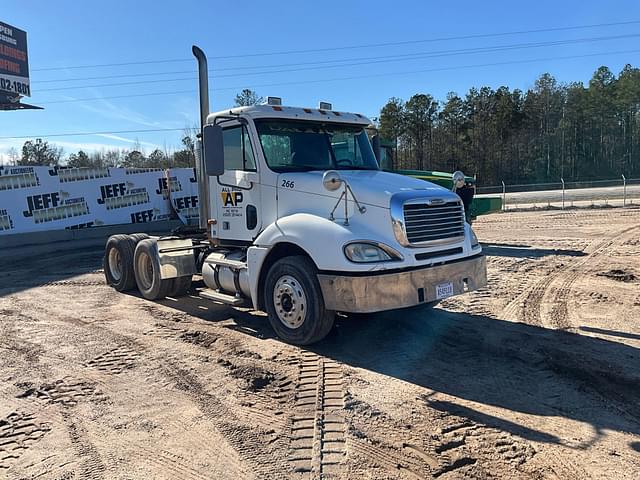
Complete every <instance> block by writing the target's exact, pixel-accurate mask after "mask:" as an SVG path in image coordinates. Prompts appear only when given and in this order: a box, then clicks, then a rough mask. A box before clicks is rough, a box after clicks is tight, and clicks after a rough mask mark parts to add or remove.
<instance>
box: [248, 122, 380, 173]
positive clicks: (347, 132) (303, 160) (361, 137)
mask: <svg viewBox="0 0 640 480" xmlns="http://www.w3.org/2000/svg"><path fill="white" fill-rule="evenodd" d="M256 128H257V130H258V136H259V137H260V143H261V144H262V149H263V151H264V156H265V158H266V160H267V164H268V165H269V168H271V170H273V171H275V172H304V171H310V170H329V169H335V170H378V163H377V162H376V158H375V156H374V154H373V150H372V149H371V144H370V143H369V139H368V138H367V134H366V132H365V130H364V128H362V127H359V126H350V125H339V124H323V123H312V122H295V121H281V120H257V121H256Z"/></svg>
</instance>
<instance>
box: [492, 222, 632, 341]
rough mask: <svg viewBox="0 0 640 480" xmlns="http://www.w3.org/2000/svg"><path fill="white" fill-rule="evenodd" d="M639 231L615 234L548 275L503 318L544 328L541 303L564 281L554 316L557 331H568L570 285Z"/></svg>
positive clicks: (525, 292) (509, 307)
mask: <svg viewBox="0 0 640 480" xmlns="http://www.w3.org/2000/svg"><path fill="white" fill-rule="evenodd" d="M636 228H638V226H637V225H634V226H632V227H629V228H626V229H623V230H621V231H618V232H616V233H615V234H614V235H612V236H610V237H608V238H606V239H605V240H603V241H601V242H600V243H598V244H597V245H596V246H595V247H594V248H593V249H592V250H591V251H590V252H589V254H588V255H587V256H586V257H585V258H583V259H582V260H578V261H576V262H573V263H571V264H568V265H564V266H562V267H560V268H559V269H557V270H556V271H555V272H553V273H552V274H548V275H546V276H545V277H544V278H543V279H542V280H539V281H538V282H536V284H535V285H534V286H533V287H532V288H531V289H528V290H525V291H524V292H523V293H522V294H521V295H519V296H518V297H516V299H514V300H513V301H512V302H510V303H509V304H508V305H507V306H506V307H505V308H504V310H503V312H502V315H503V316H504V317H505V318H509V317H514V316H515V317H516V318H519V319H520V320H522V321H523V322H524V323H527V324H529V325H537V326H542V325H543V318H542V312H541V310H542V301H543V299H544V297H545V296H546V295H547V292H548V291H549V290H550V288H551V286H552V284H554V283H557V282H558V281H560V280H561V281H562V283H561V286H560V288H559V289H558V291H557V292H556V294H555V295H554V298H553V304H554V307H553V310H552V312H555V313H552V315H551V320H552V325H553V326H554V327H555V328H559V329H562V328H567V327H568V326H569V323H568V322H567V321H566V313H567V306H566V305H567V296H568V294H569V292H570V290H571V286H572V285H573V283H575V281H576V280H577V279H578V278H579V277H580V275H582V274H583V273H584V272H583V271H582V270H580V269H581V268H582V267H584V266H585V265H587V264H589V263H592V262H593V261H594V260H596V259H597V258H598V257H599V256H601V255H602V254H603V253H604V252H606V251H607V249H608V248H609V247H610V246H611V245H612V244H613V243H614V242H616V241H618V240H619V239H620V237H623V236H624V235H625V234H627V233H628V232H630V231H632V230H634V229H636Z"/></svg>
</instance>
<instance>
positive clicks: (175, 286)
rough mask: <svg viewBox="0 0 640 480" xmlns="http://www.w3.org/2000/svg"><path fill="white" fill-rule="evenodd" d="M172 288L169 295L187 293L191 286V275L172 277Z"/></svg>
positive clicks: (176, 295) (180, 295)
mask: <svg viewBox="0 0 640 480" xmlns="http://www.w3.org/2000/svg"><path fill="white" fill-rule="evenodd" d="M171 280H172V282H171V288H170V289H169V292H168V293H167V297H173V298H177V297H182V296H184V295H186V294H187V292H188V291H189V289H190V288H191V275H187V276H185V277H176V278H172V279H171Z"/></svg>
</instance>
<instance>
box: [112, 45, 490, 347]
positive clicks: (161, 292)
mask: <svg viewBox="0 0 640 480" xmlns="http://www.w3.org/2000/svg"><path fill="white" fill-rule="evenodd" d="M193 52H194V55H195V56H196V58H197V59H198V65H199V73H200V110H201V111H200V114H201V121H202V132H201V135H200V141H199V142H198V150H197V167H196V171H197V177H198V182H199V183H198V188H199V198H200V199H202V201H200V202H199V204H200V229H197V230H195V231H191V232H188V231H186V230H183V231H174V232H173V233H172V234H171V235H169V236H166V237H151V238H149V237H147V236H146V235H144V234H135V235H115V236H113V237H111V238H110V239H109V240H108V242H107V245H106V251H105V257H104V258H105V265H104V266H105V269H104V270H105V276H106V278H107V282H108V283H109V284H110V285H112V286H113V287H114V288H115V289H116V290H119V291H123V290H128V289H133V288H135V287H136V286H137V288H138V289H139V291H140V293H141V294H142V296H144V297H145V298H147V299H149V300H155V299H159V298H162V297H165V296H170V297H177V296H180V295H184V294H185V293H186V291H187V290H188V289H189V287H190V285H191V280H192V277H193V275H201V276H202V279H203V281H204V284H205V285H206V287H207V288H206V289H200V290H199V291H198V294H199V295H200V296H201V297H203V298H205V299H210V300H212V301H214V302H219V303H223V304H229V305H236V306H240V305H245V306H250V307H253V308H254V309H256V310H262V311H266V313H267V315H268V319H269V322H270V324H271V326H272V327H273V329H274V330H275V332H276V333H277V335H278V336H279V337H280V338H282V339H283V340H284V341H286V342H290V343H295V344H310V343H314V342H317V341H319V340H321V339H322V338H324V337H325V336H326V335H327V334H328V333H329V331H330V330H331V327H332V325H333V322H334V318H335V314H336V312H343V313H370V312H380V311H384V310H393V309H401V308H407V307H416V306H429V305H432V304H434V303H436V302H437V301H439V300H440V299H443V298H446V297H449V296H452V295H457V294H461V293H463V292H465V291H469V290H474V289H477V288H480V287H482V286H484V285H486V262H485V257H484V256H483V254H482V250H481V247H480V244H479V242H478V240H477V238H476V236H475V235H474V233H473V231H472V229H471V227H470V225H469V224H468V223H466V222H465V216H464V209H463V205H462V202H461V200H460V198H459V197H458V196H457V195H456V194H455V193H453V192H451V191H449V190H447V189H445V188H443V187H440V186H437V185H434V184H430V183H428V182H425V181H423V180H418V179H414V178H411V177H406V176H403V175H397V174H393V173H387V172H383V171H381V170H380V168H379V164H378V161H377V160H376V156H375V153H374V150H375V149H374V148H373V147H372V144H371V142H370V141H369V139H368V137H367V132H366V127H367V126H368V125H370V124H371V121H370V120H369V119H368V118H366V117H364V116H362V115H360V114H357V113H345V112H338V111H335V110H333V109H332V108H331V106H330V105H328V104H324V105H323V104H321V105H320V108H317V109H313V108H294V107H286V106H282V105H281V104H280V103H281V102H279V101H274V100H277V99H273V98H272V99H270V101H269V102H268V104H266V105H260V106H249V107H239V108H233V109H230V110H224V111H221V112H217V113H212V114H209V111H208V110H209V100H208V77H207V61H206V57H205V55H204V53H203V52H202V51H201V50H200V49H199V48H197V47H194V48H193ZM338 145H340V146H341V147H340V148H334V146H338ZM345 145H346V148H345ZM338 152H339V154H338Z"/></svg>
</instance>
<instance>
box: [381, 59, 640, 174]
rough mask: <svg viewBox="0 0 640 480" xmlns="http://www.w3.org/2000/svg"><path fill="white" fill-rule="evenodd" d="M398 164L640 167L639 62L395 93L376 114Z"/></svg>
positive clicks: (483, 168) (502, 170)
mask: <svg viewBox="0 0 640 480" xmlns="http://www.w3.org/2000/svg"><path fill="white" fill-rule="evenodd" d="M378 126H379V129H380V134H381V136H382V137H383V138H386V139H387V140H388V141H391V142H393V145H394V147H395V155H394V166H395V168H404V169H426V170H443V171H453V170H457V169H460V170H463V171H464V172H465V173H467V174H471V175H474V174H476V175H477V176H478V180H479V182H480V183H481V184H484V185H496V184H499V183H500V181H505V182H507V183H533V182H548V181H552V182H557V181H558V179H559V178H560V177H563V178H564V179H565V180H566V181H579V180H589V179H606V178H620V175H622V174H624V175H626V176H627V177H632V176H635V177H639V176H640V69H638V68H633V67H632V66H631V65H627V66H625V67H624V69H623V70H622V71H621V72H620V73H619V75H618V76H616V75H614V74H613V73H612V72H611V70H610V69H609V68H607V67H604V66H603V67H600V68H598V70H596V72H595V73H594V74H593V76H592V78H591V80H590V81H589V82H588V84H587V85H584V84H583V83H582V82H572V83H567V84H565V83H559V82H558V81H557V80H556V79H555V78H554V77H553V76H552V75H550V74H549V73H545V74H543V75H541V76H540V77H539V78H538V79H537V80H536V81H535V83H534V85H533V87H532V88H530V89H528V90H526V91H522V90H519V89H515V90H510V89H509V88H508V87H505V86H503V87H500V88H498V89H496V90H494V89H492V88H490V87H481V88H471V89H470V90H469V91H468V92H467V94H466V95H464V97H462V96H460V95H458V94H457V93H455V92H451V93H449V94H448V95H447V98H446V100H445V101H442V102H440V101H437V100H436V99H434V98H433V97H432V96H431V95H429V94H425V93H418V94H416V95H413V96H412V97H411V98H410V99H409V100H407V101H404V100H402V99H399V98H395V97H394V98H391V99H389V101H388V102H387V103H386V104H385V105H384V106H383V107H382V109H381V111H380V117H379V119H378Z"/></svg>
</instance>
